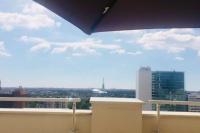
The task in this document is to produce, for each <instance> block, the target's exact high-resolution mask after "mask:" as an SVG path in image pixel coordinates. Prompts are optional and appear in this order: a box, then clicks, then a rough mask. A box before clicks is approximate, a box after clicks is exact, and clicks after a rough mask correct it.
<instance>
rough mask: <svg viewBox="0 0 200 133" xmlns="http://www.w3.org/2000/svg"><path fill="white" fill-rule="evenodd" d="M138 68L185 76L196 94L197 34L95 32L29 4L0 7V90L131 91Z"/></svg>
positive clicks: (7, 0) (6, 0)
mask: <svg viewBox="0 0 200 133" xmlns="http://www.w3.org/2000/svg"><path fill="white" fill-rule="evenodd" d="M140 66H150V67H151V68H152V70H176V71H184V72H185V82H186V83H185V84H186V89H187V90H199V89H200V82H199V79H200V70H199V68H200V30H199V29H165V30H136V31H121V32H107V33H95V34H93V35H90V36H88V35H86V34H84V33H83V32H82V31H80V30H79V29H78V28H76V27H75V26H73V25H72V24H70V23H68V22H67V21H65V20H63V19H62V18H60V17H58V16H56V15H55V14H53V13H52V12H50V11H48V10H47V9H45V8H43V7H41V6H39V5H38V4H36V3H34V2H32V1H31V0H2V1H1V4H0V79H1V80H2V82H3V84H2V85H3V86H19V85H22V86H25V87H81V88H87V87H101V82H102V78H103V77H104V78H105V83H106V87H107V88H128V89H135V82H136V81H135V78H136V72H137V70H138V69H139V67H140Z"/></svg>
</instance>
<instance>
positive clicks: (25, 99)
mask: <svg viewBox="0 0 200 133" xmlns="http://www.w3.org/2000/svg"><path fill="white" fill-rule="evenodd" d="M80 101H81V99H80V98H38V97H36V98H34V97H0V102H64V103H67V102H72V103H73V106H72V110H73V118H72V125H73V127H72V131H71V132H72V133H75V132H76V130H77V129H76V103H77V102H80Z"/></svg>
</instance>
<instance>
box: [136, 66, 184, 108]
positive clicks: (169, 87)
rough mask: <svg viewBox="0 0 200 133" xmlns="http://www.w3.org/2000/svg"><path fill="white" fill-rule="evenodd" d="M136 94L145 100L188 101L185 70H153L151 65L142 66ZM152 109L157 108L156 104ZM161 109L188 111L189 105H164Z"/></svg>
mask: <svg viewBox="0 0 200 133" xmlns="http://www.w3.org/2000/svg"><path fill="white" fill-rule="evenodd" d="M136 96H137V98H139V99H141V100H143V101H148V100H151V99H153V100H176V101H177V100H178V101H186V100H187V95H186V93H185V89H184V72H176V71H151V68H149V67H142V68H140V69H139V72H138V81H137V92H136ZM144 109H145V110H150V109H151V108H150V107H148V108H144ZM152 109H153V110H155V109H156V108H155V106H152ZM161 110H169V111H170V110H174V111H187V110H188V108H187V106H173V105H162V106H161Z"/></svg>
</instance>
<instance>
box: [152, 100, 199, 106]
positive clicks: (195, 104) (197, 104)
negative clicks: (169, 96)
mask: <svg viewBox="0 0 200 133" xmlns="http://www.w3.org/2000/svg"><path fill="white" fill-rule="evenodd" d="M149 103H151V104H160V105H163V104H170V105H188V106H200V102H193V101H170V100H149Z"/></svg>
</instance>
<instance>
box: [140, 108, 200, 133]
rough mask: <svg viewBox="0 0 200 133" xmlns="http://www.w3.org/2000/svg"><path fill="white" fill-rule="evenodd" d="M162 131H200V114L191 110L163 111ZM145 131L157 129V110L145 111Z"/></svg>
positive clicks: (179, 132)
mask: <svg viewBox="0 0 200 133" xmlns="http://www.w3.org/2000/svg"><path fill="white" fill-rule="evenodd" d="M159 127H160V133H200V114H199V113H191V112H162V113H161V118H160V126H159ZM142 129H143V133H153V132H155V131H156V129H157V119H156V114H155V112H143V128H142Z"/></svg>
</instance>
